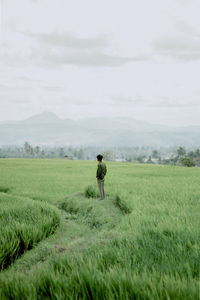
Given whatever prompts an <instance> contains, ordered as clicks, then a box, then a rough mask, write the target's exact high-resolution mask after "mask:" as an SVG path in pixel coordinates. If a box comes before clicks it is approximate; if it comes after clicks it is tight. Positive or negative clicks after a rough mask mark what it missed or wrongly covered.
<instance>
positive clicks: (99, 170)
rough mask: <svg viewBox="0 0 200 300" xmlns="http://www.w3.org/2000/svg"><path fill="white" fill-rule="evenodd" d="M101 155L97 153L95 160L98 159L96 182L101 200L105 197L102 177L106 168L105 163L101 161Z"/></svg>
mask: <svg viewBox="0 0 200 300" xmlns="http://www.w3.org/2000/svg"><path fill="white" fill-rule="evenodd" d="M102 159H103V155H101V154H98V155H97V160H98V162H99V163H98V166H97V175H96V178H97V183H98V187H99V192H100V197H101V200H103V199H104V198H105V192H104V177H105V175H106V173H107V168H106V165H105V164H104V163H103V162H102Z"/></svg>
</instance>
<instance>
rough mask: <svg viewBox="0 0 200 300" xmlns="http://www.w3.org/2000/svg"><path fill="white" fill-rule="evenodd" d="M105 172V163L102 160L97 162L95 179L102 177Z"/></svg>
mask: <svg viewBox="0 0 200 300" xmlns="http://www.w3.org/2000/svg"><path fill="white" fill-rule="evenodd" d="M106 173H107V168H106V165H105V164H104V163H103V162H99V163H98V166H97V175H96V177H97V179H104V176H105V175H106Z"/></svg>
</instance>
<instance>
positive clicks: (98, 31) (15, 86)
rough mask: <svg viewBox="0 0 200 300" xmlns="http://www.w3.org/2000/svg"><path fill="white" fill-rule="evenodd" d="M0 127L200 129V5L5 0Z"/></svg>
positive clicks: (151, 0) (1, 0)
mask: <svg viewBox="0 0 200 300" xmlns="http://www.w3.org/2000/svg"><path fill="white" fill-rule="evenodd" d="M0 10H1V11H0V25H1V27H0V121H3V120H19V119H24V118H27V117H29V116H31V115H33V114H37V113H41V112H44V111H51V112H54V113H56V114H57V115H58V116H59V117H61V118H72V119H79V118H85V117H102V116H105V117H116V116H122V117H133V118H135V119H139V120H146V121H148V122H153V123H160V124H168V125H188V124H193V125H200V17H199V13H200V1H199V0H165V1H161V0H72V1H69V0H17V1H14V0H0Z"/></svg>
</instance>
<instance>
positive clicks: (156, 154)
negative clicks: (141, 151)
mask: <svg viewBox="0 0 200 300" xmlns="http://www.w3.org/2000/svg"><path fill="white" fill-rule="evenodd" d="M152 157H153V158H158V157H159V153H158V151H157V150H153V152H152Z"/></svg>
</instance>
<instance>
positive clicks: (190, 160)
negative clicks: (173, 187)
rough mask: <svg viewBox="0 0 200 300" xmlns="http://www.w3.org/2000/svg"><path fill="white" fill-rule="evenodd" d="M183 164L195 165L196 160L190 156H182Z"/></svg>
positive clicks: (185, 165) (187, 165)
mask: <svg viewBox="0 0 200 300" xmlns="http://www.w3.org/2000/svg"><path fill="white" fill-rule="evenodd" d="M181 164H182V165H183V166H184V167H195V162H194V160H193V159H191V158H190V157H182V158H181Z"/></svg>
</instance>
